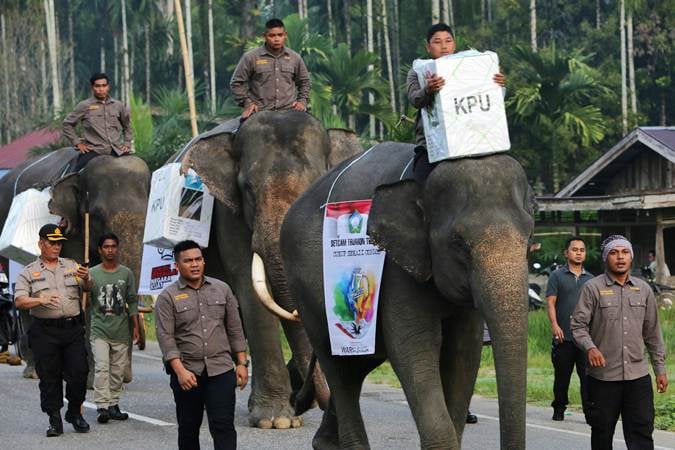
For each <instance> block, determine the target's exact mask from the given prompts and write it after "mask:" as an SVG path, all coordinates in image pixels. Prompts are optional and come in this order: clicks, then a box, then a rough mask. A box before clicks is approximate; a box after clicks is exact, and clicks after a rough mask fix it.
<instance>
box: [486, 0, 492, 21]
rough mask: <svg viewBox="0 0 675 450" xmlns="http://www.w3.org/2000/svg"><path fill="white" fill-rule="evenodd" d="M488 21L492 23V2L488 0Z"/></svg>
mask: <svg viewBox="0 0 675 450" xmlns="http://www.w3.org/2000/svg"><path fill="white" fill-rule="evenodd" d="M487 20H488V22H489V23H492V0H487Z"/></svg>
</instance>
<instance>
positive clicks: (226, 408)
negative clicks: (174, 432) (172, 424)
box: [170, 369, 237, 450]
mask: <svg viewBox="0 0 675 450" xmlns="http://www.w3.org/2000/svg"><path fill="white" fill-rule="evenodd" d="M170 385H171V389H172V390H173V398H174V400H175V402H176V418H177V420H178V448H179V449H180V450H199V428H200V427H201V426H202V419H203V418H204V408H205V407H206V417H207V418H208V421H209V431H211V437H213V447H214V449H215V450H234V449H236V448H237V431H236V430H235V429H234V406H235V400H236V398H235V393H234V391H235V388H236V386H237V378H236V376H235V374H234V369H232V370H229V371H227V372H225V373H223V374H220V375H216V376H214V377H209V376H208V373H206V370H204V373H203V374H202V375H200V376H198V377H197V387H196V388H194V389H191V390H189V391H184V390H183V389H181V387H180V385H179V384H178V377H177V376H176V374H174V373H173V371H172V372H171V381H170Z"/></svg>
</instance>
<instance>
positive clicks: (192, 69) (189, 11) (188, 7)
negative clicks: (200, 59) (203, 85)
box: [185, 0, 195, 80]
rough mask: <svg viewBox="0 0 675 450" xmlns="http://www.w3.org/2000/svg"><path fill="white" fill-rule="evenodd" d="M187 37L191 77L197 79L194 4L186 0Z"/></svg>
mask: <svg viewBox="0 0 675 450" xmlns="http://www.w3.org/2000/svg"><path fill="white" fill-rule="evenodd" d="M185 39H187V48H188V59H189V60H190V77H192V80H194V79H195V60H194V57H193V53H192V5H191V4H190V0H185Z"/></svg>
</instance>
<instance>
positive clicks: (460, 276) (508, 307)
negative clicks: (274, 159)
mask: <svg viewBox="0 0 675 450" xmlns="http://www.w3.org/2000/svg"><path fill="white" fill-rule="evenodd" d="M412 154H413V146H412V145H408V144H400V143H391V142H390V143H382V144H379V145H377V146H375V147H373V148H372V149H370V150H368V151H367V152H365V153H363V154H361V155H359V156H357V157H354V158H352V159H351V160H348V161H345V162H343V163H342V164H340V165H339V166H337V167H335V168H334V169H333V170H332V171H330V172H329V173H327V174H326V175H324V176H323V177H322V178H320V179H319V180H317V181H316V182H315V183H314V184H313V185H312V187H311V188H310V189H309V190H308V191H307V192H305V193H304V194H303V195H302V196H301V197H300V198H299V199H298V200H297V201H296V202H295V203H294V204H293V206H292V207H291V209H290V210H289V211H288V213H287V215H286V219H285V220H284V223H283V226H282V229H281V253H282V256H283V261H284V267H285V268H286V274H287V277H288V287H289V290H290V294H291V297H292V298H293V299H294V300H295V305H296V306H297V308H298V311H299V314H300V318H301V319H302V322H303V324H304V326H305V330H306V332H307V335H308V336H309V340H310V342H311V343H312V346H313V348H314V351H315V353H316V357H317V359H318V362H319V363H320V364H321V368H322V370H323V372H324V374H325V376H326V380H327V382H328V385H329V387H330V391H331V398H330V406H329V408H328V410H326V411H324V417H323V421H322V423H321V426H320V427H319V429H318V431H317V432H316V435H315V437H314V440H313V446H314V448H317V449H337V448H341V449H347V448H348V449H365V448H369V444H368V437H367V436H366V432H365V428H364V425H363V419H362V417H361V411H360V409H359V394H360V392H361V386H362V383H363V380H364V378H365V377H366V375H367V374H368V373H369V372H370V371H372V370H373V369H374V368H376V367H377V366H378V365H379V364H381V363H382V362H383V361H384V360H385V358H388V359H389V360H390V362H391V365H392V367H393V369H394V371H395V372H396V374H397V376H398V378H399V380H400V382H401V385H402V387H403V390H404V392H405V395H406V398H407V400H408V404H409V406H410V408H411V410H412V414H413V417H414V419H415V422H416V425H417V429H418V431H419V436H420V443H421V447H422V448H424V449H431V448H449V449H458V448H460V446H461V440H462V432H463V430H464V423H465V418H466V414H467V409H468V406H469V401H470V399H471V394H472V392H473V386H474V382H475V379H476V374H477V372H478V366H479V363H480V353H481V346H482V334H483V320H485V321H486V322H487V324H488V326H489V329H490V333H491V335H492V345H493V350H494V358H495V366H496V371H497V387H498V394H499V415H500V429H501V447H502V448H503V449H524V448H525V399H526V378H527V373H526V369H527V311H528V308H527V262H526V256H527V251H528V245H527V243H528V239H529V237H530V235H531V233H532V231H533V226H534V221H533V217H532V215H533V213H534V206H535V203H534V197H533V195H532V190H531V189H530V187H529V185H528V183H527V180H526V177H525V173H524V171H523V169H522V167H521V166H520V164H518V163H517V162H516V161H515V160H513V159H512V158H510V157H509V156H507V155H503V154H502V155H492V156H484V157H474V158H465V159H458V160H453V161H442V162H440V163H439V164H438V165H437V166H436V167H435V168H434V170H433V171H432V172H431V174H430V175H429V177H428V178H427V180H426V182H425V184H424V185H423V186H421V185H419V184H418V183H417V182H415V181H413V180H411V179H410V178H411V173H410V166H412ZM369 198H372V199H373V203H372V206H371V209H370V214H369V216H368V224H367V233H368V234H369V235H370V237H371V239H372V241H373V242H374V243H375V244H376V245H377V246H378V247H380V248H382V249H384V250H386V252H387V253H386V259H385V263H384V269H383V278H382V282H381V287H380V296H379V300H378V301H379V306H378V308H379V309H378V318H377V320H378V322H377V335H376V341H375V353H374V354H372V355H361V356H333V355H332V354H331V347H330V341H329V332H328V329H327V327H328V324H327V315H326V301H325V299H324V288H323V282H324V278H323V264H322V230H323V220H324V211H323V209H322V205H325V204H326V203H327V202H335V201H350V200H361V199H369Z"/></svg>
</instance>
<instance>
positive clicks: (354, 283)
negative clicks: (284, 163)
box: [323, 200, 385, 356]
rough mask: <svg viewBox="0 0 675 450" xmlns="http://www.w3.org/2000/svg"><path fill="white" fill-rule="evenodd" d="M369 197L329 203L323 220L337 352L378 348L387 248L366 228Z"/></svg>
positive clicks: (329, 307)
mask: <svg viewBox="0 0 675 450" xmlns="http://www.w3.org/2000/svg"><path fill="white" fill-rule="evenodd" d="M371 202H372V201H371V200H359V201H350V202H338V203H328V204H327V205H326V213H325V216H324V221H323V275H324V295H325V301H326V317H327V319H328V329H329V330H328V331H329V335H330V343H331V351H332V354H333V355H338V356H348V355H369V354H372V353H374V352H375V332H376V318H377V303H378V298H379V292H380V283H381V281H382V268H383V266H384V257H385V252H384V251H382V250H379V249H378V248H377V247H375V246H374V245H373V244H371V243H370V238H369V237H368V234H367V232H366V229H367V225H368V215H369V213H370V205H371Z"/></svg>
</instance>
